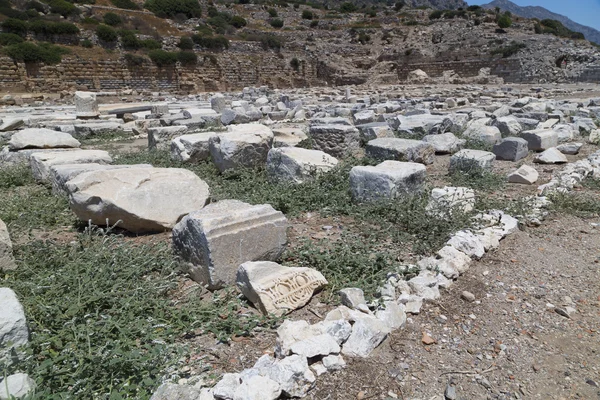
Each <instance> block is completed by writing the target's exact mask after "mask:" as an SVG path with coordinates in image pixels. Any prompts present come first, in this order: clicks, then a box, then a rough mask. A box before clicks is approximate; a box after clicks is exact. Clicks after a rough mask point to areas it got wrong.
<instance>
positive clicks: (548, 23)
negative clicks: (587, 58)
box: [534, 19, 585, 39]
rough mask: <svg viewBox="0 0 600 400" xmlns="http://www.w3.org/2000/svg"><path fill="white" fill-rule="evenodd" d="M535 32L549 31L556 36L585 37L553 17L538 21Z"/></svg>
mask: <svg viewBox="0 0 600 400" xmlns="http://www.w3.org/2000/svg"><path fill="white" fill-rule="evenodd" d="M534 29H535V33H538V34H540V33H549V34H551V35H554V36H558V37H565V38H570V39H585V36H584V34H583V33H580V32H575V31H572V30H570V29H569V28H567V27H566V26H564V25H563V24H562V23H561V22H560V21H556V20H553V19H544V20H542V21H540V22H539V23H537V24H535V27H534Z"/></svg>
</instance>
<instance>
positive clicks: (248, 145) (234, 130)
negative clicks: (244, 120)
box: [209, 124, 273, 172]
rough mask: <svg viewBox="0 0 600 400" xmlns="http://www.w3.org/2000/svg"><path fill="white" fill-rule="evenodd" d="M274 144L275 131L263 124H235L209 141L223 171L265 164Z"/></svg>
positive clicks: (212, 155)
mask: <svg viewBox="0 0 600 400" xmlns="http://www.w3.org/2000/svg"><path fill="white" fill-rule="evenodd" d="M272 145H273V132H272V131H271V129H269V128H268V127H266V126H264V125H261V124H242V125H233V126H230V127H228V131H227V132H219V133H217V136H215V137H213V138H211V139H210V141H209V148H210V154H211V157H212V160H213V162H214V163H215V165H216V166H217V168H218V169H219V171H221V172H223V171H225V170H228V169H237V168H254V167H258V166H262V165H264V164H265V163H266V161H267V154H268V153H269V150H270V149H271V147H272Z"/></svg>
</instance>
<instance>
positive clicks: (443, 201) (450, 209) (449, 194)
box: [426, 186, 475, 217]
mask: <svg viewBox="0 0 600 400" xmlns="http://www.w3.org/2000/svg"><path fill="white" fill-rule="evenodd" d="M474 207H475V191H474V190H473V189H469V188H465V187H450V186H445V187H443V188H434V189H432V190H431V200H430V201H429V204H427V208H426V210H427V212H428V213H429V214H430V215H435V216H438V217H446V216H450V215H452V214H453V213H456V212H461V213H466V212H469V211H471V210H473V208H474Z"/></svg>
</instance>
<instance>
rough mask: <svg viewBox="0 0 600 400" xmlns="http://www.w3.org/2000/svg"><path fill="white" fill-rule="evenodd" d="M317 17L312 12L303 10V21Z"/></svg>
mask: <svg viewBox="0 0 600 400" xmlns="http://www.w3.org/2000/svg"><path fill="white" fill-rule="evenodd" d="M314 17H315V16H314V14H313V13H312V11H309V10H303V11H302V19H313V18H314Z"/></svg>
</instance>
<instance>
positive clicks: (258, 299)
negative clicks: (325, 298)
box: [236, 261, 327, 316]
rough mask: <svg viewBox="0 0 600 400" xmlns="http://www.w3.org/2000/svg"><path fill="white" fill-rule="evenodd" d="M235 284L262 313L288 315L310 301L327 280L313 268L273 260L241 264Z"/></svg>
mask: <svg viewBox="0 0 600 400" xmlns="http://www.w3.org/2000/svg"><path fill="white" fill-rule="evenodd" d="M236 284H237V287H238V288H239V290H240V291H241V292H242V294H243V295H244V296H246V298H247V299H248V300H250V302H252V304H254V305H255V306H256V308H258V309H259V310H260V311H261V312H262V313H263V314H265V315H267V314H274V315H277V316H280V315H284V314H287V313H288V312H291V311H294V310H296V309H298V308H300V307H303V306H304V305H305V304H307V303H308V302H309V301H310V299H311V298H312V296H313V294H314V293H315V292H316V291H318V290H319V289H321V288H322V287H323V286H325V285H327V280H326V279H325V277H324V276H323V274H321V273H320V272H319V271H317V270H315V269H312V268H294V267H285V266H283V265H279V264H277V263H274V262H270V261H257V262H252V261H250V262H245V263H243V264H242V265H240V267H239V269H238V271H237V276H236Z"/></svg>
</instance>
